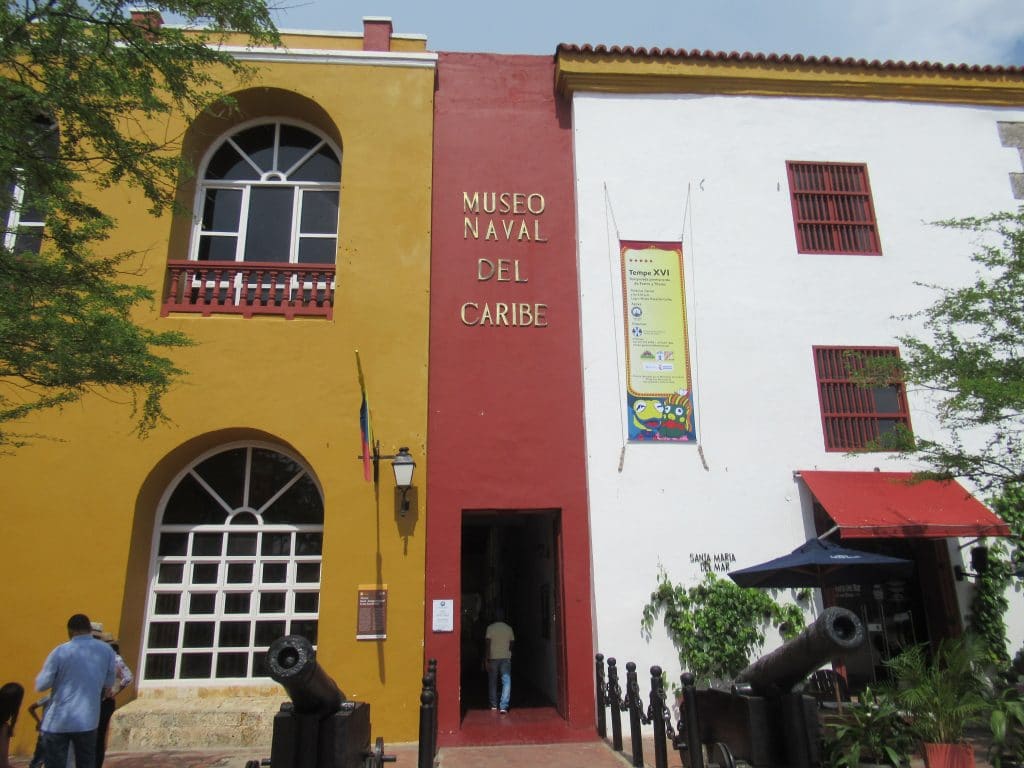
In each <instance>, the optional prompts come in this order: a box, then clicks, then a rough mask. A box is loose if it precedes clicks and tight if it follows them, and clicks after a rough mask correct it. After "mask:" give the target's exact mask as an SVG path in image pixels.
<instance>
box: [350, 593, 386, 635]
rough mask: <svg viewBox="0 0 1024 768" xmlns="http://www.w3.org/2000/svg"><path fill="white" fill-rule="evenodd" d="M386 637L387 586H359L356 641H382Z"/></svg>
mask: <svg viewBox="0 0 1024 768" xmlns="http://www.w3.org/2000/svg"><path fill="white" fill-rule="evenodd" d="M387 636H388V586H387V584H383V585H375V584H373V585H364V584H360V585H359V612H358V614H357V616H356V640H384V639H386V638H387Z"/></svg>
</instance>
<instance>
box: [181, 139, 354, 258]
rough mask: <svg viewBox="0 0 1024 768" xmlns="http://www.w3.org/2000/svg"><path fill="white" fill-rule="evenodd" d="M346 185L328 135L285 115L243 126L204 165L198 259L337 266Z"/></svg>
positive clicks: (196, 247) (195, 248) (195, 241)
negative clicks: (340, 210) (342, 195)
mask: <svg viewBox="0 0 1024 768" xmlns="http://www.w3.org/2000/svg"><path fill="white" fill-rule="evenodd" d="M340 188H341V157H340V155H339V154H338V152H336V151H335V149H334V148H333V147H332V146H331V145H330V144H329V143H328V141H327V139H325V138H324V137H323V136H321V135H319V134H317V133H315V132H314V131H313V130H311V129H309V128H304V127H300V126H298V125H294V124H291V123H286V122H282V121H276V122H265V123H259V124H257V125H250V126H248V127H245V128H242V129H241V130H238V131H237V132H235V133H233V134H231V135H230V136H227V137H226V138H224V139H223V140H222V141H221V142H220V144H219V145H217V146H216V148H215V149H214V151H213V153H212V154H211V155H210V157H209V159H208V160H207V163H206V166H205V168H204V169H203V174H202V178H201V180H200V184H199V191H198V201H197V206H196V212H197V214H198V217H197V219H198V220H197V222H196V227H197V229H196V233H195V236H194V237H193V243H192V253H191V258H192V259H194V260H198V261H250V262H279V263H291V264H334V261H335V253H336V251H337V241H338V194H339V190H340Z"/></svg>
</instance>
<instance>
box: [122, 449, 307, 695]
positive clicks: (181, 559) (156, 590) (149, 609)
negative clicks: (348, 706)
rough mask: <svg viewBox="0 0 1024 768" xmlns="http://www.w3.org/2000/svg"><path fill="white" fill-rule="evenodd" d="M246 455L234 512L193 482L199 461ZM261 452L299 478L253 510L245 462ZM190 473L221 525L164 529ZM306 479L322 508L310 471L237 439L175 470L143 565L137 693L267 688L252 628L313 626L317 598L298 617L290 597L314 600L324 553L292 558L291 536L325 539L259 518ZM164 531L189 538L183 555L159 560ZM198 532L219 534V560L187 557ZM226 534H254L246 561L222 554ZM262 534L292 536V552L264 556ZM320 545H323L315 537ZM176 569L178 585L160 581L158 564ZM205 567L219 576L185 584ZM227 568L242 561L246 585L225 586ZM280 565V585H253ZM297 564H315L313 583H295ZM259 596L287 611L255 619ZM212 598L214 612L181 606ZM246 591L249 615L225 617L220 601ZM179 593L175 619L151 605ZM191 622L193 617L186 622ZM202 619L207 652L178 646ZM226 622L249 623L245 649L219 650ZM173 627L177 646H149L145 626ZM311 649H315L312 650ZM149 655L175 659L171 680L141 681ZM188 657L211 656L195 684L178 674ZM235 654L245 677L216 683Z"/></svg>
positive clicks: (302, 527) (304, 526)
mask: <svg viewBox="0 0 1024 768" xmlns="http://www.w3.org/2000/svg"><path fill="white" fill-rule="evenodd" d="M239 448H242V449H247V456H246V471H245V489H244V498H243V504H242V506H240V507H238V508H237V509H232V510H231V511H230V512H228V509H229V508H230V505H229V504H227V503H226V502H224V501H223V500H222V499H220V498H219V496H217V494H216V492H215V491H214V490H213V489H212V488H210V487H209V485H208V484H207V483H206V482H205V481H204V480H202V478H201V477H199V476H198V475H197V474H196V472H195V469H196V467H198V466H199V465H201V464H202V463H203V462H204V461H206V460H207V459H209V458H211V457H212V456H215V455H217V454H220V453H223V452H226V451H230V450H235V449H239ZM254 449H263V450H267V451H272V452H274V453H278V454H281V455H283V456H286V457H287V458H289V459H290V460H291V461H293V462H295V464H297V465H298V466H299V467H300V468H301V470H302V471H301V472H300V473H297V474H296V475H295V476H294V477H293V478H292V479H291V480H290V481H289V482H288V483H286V485H285V486H283V487H282V488H280V489H278V490H277V492H276V493H274V495H273V496H272V497H271V498H270V499H268V500H267V501H266V502H265V503H264V504H263V505H262V507H261V508H260V509H253V508H251V507H248V506H246V502H247V501H248V496H249V480H250V478H251V474H250V473H251V460H252V450H254ZM188 475H192V476H193V477H194V478H195V479H196V480H197V481H198V482H199V484H200V485H202V486H203V487H204V488H206V489H207V491H208V492H209V493H211V495H212V497H213V498H214V500H216V501H218V502H219V503H220V504H221V506H223V507H224V508H225V511H226V512H227V513H228V514H227V517H226V519H225V522H224V523H223V524H218V525H188V524H185V525H179V524H173V525H172V524H168V525H165V524H164V523H163V518H164V514H165V512H166V509H167V504H168V502H169V500H170V498H171V496H172V494H173V493H174V491H175V490H176V489H177V487H178V485H179V483H181V481H182V480H184V479H185V477H186V476H188ZM304 476H307V477H309V478H310V479H311V480H312V482H313V484H314V486H315V487H316V490H317V493H319V495H320V499H321V502H322V500H323V489H322V488H321V487H320V484H319V482H318V481H317V479H316V477H315V475H314V474H313V473H312V472H311V471H310V469H309V467H308V466H307V465H306V464H305V463H304V462H303V461H302V460H301V459H299V458H298V457H297V456H295V455H294V454H292V453H290V452H289V451H287V450H285V449H284V448H283V447H282V446H280V445H276V444H272V443H264V442H257V441H242V442H235V443H229V444H225V445H219V446H217V447H216V448H213V449H211V450H209V451H206V452H205V453H203V454H202V455H200V456H199V457H197V458H196V459H194V460H193V461H192V462H190V463H189V465H188V466H187V467H185V468H184V469H183V470H182V471H181V472H179V473H178V474H177V475H176V476H175V477H174V479H173V480H172V481H171V482H170V483H169V484H168V486H167V488H166V489H165V491H164V494H163V496H162V498H161V500H160V503H159V506H158V508H157V516H156V522H155V525H154V526H153V540H152V544H151V550H150V565H149V579H148V589H147V596H146V610H145V623H144V626H143V630H142V638H141V643H140V645H141V648H140V658H139V661H138V666H137V669H138V675H136V679H137V680H138V687H139V689H140V690H144V689H154V688H165V687H216V686H224V685H232V686H235V685H253V686H257V685H266V684H267V681H268V678H266V677H253V661H254V658H255V654H259V653H261V652H265V651H266V648H267V645H264V644H256V643H255V629H256V622H257V621H284V622H290V621H309V620H312V621H317V622H319V597H318V599H317V610H316V611H312V612H309V611H303V612H298V611H296V610H295V599H296V596H297V595H305V594H313V593H315V594H317V595H318V596H319V594H320V584H321V578H322V571H321V568H322V554H319V555H296V554H295V546H296V539H297V536H298V535H300V534H303V533H317V534H319V535H320V536H321V537H322V536H323V529H324V526H323V525H322V524H321V525H310V524H301V525H299V524H266V523H263V522H262V517H261V512H262V510H265V509H266V508H267V507H269V506H270V505H271V504H273V502H274V501H275V500H276V499H277V498H279V497H280V496H281V494H282V493H284V492H285V491H286V490H288V488H290V487H291V486H292V485H294V483H296V482H298V480H299V479H300V478H302V477H304ZM235 515H256V516H257V519H258V520H259V521H260V522H259V524H258V525H250V524H244V525H238V524H236V525H232V524H231V519H232V518H233V517H234V516H235ZM163 533H185V534H187V535H188V546H187V548H186V553H185V555H180V556H178V555H175V556H165V557H160V556H159V554H158V553H159V545H160V537H161V534H163ZM203 533H219V534H221V535H222V549H221V554H220V555H219V556H218V555H195V554H193V553H192V542H193V540H194V537H195V536H196V535H198V534H203ZM225 533H255V534H257V543H256V551H255V554H253V555H250V554H245V555H228V554H226V548H227V544H226V542H227V538H228V537H227V536H224V535H223V534H225ZM264 533H272V534H273V533H289V534H290V535H291V547H290V552H289V554H287V555H280V554H268V555H264V554H262V546H261V543H262V537H263V534H264ZM321 545H322V539H321ZM179 563H180V564H181V566H182V569H183V575H182V579H181V581H180V582H177V583H160V582H159V575H160V566H161V564H169V565H175V564H179ZM204 563H216V564H218V565H219V568H218V578H217V581H216V582H215V583H209V584H206V583H199V582H196V583H192V581H191V568H192V566H193V565H196V564H204ZM232 563H244V564H250V563H252V564H253V576H252V578H251V580H250V582H249V583H248V584H244V583H230V582H228V581H227V573H228V566H230V565H231V564H232ZM275 563H283V564H285V566H286V568H285V580H284V581H283V582H268V583H266V584H263V585H262V590H261V587H260V584H259V581H260V575H259V574H260V572H261V570H262V566H263V565H264V564H275ZM301 565H316V566H317V570H318V577H317V579H316V581H301V582H300V581H298V580H297V571H298V568H299V566H301ZM261 591H262V592H272V593H279V592H284V593H285V607H284V611H282V612H271V613H260V610H259V602H260V594H261ZM211 593H212V594H213V595H214V610H213V612H212V613H202V614H190V611H189V608H188V605H187V601H188V599H189V597H190V596H191V595H193V594H211ZM237 593H244V594H249V595H250V605H249V610H248V611H247V612H245V613H229V612H227V611H225V605H224V603H225V596H226V595H228V594H237ZM169 594H170V595H174V594H177V595H179V604H178V610H177V611H176V612H174V613H157V612H156V608H157V605H156V602H157V597H158V596H159V595H169ZM190 617H191V618H190ZM188 620H192V621H200V622H212V623H213V625H214V627H213V632H214V635H213V642H212V644H211V645H209V646H202V647H189V648H186V647H184V640H185V625H186V621H188ZM232 621H247V622H249V623H250V628H249V633H250V634H249V644H248V645H246V646H230V647H227V646H225V647H220V646H218V644H217V639H218V635H219V629H220V626H221V625H222V624H223V623H225V622H232ZM165 622H166V623H176V624H177V626H178V630H177V643H176V645H175V646H174V647H167V648H162V647H154V648H150V645H149V643H150V627H151V626H152V625H153V624H154V623H165ZM315 647H316V644H314V648H315ZM150 652H154V653H158V654H167V655H173V656H174V664H175V672H174V677H172V678H147V676H146V657H147V654H148V653H150ZM186 653H209V654H211V671H210V675H209V676H208V677H200V678H185V677H181V676H180V672H181V665H182V657H183V655H184V654H186ZM221 653H224V654H234V653H238V654H241V653H245V654H247V657H248V658H247V661H246V676H245V677H218V676H217V659H218V656H219V655H220V654H221Z"/></svg>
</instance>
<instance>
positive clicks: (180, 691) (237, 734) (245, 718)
mask: <svg viewBox="0 0 1024 768" xmlns="http://www.w3.org/2000/svg"><path fill="white" fill-rule="evenodd" d="M287 700H288V699H287V695H286V694H285V693H284V691H282V690H281V689H280V688H279V687H267V688H227V689H205V688H177V689H169V690H159V691H151V692H150V691H143V692H142V693H140V695H139V697H138V698H137V699H135V700H134V701H131V702H129V703H127V704H124V705H122V706H119V707H118V708H117V710H116V711H115V712H114V716H113V718H112V719H111V721H110V731H109V735H108V737H107V749H108V751H126V752H138V751H147V750H150V751H158V750H171V749H198V748H203V749H236V748H239V747H242V748H249V747H252V748H255V749H256V750H257V751H261V752H266V753H267V754H268V755H269V753H270V741H271V732H272V728H273V720H274V715H275V714H277V712H278V710H279V709H280V708H281V704H282V702H284V701H287Z"/></svg>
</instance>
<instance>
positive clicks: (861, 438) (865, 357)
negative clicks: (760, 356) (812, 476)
mask: <svg viewBox="0 0 1024 768" xmlns="http://www.w3.org/2000/svg"><path fill="white" fill-rule="evenodd" d="M899 356H900V354H899V350H898V349H896V348H895V347H859V348H858V347H814V371H815V375H816V376H817V379H818V400H819V402H820V404H821V424H822V428H823V430H824V432H825V450H827V451H861V450H873V451H884V450H888V449H887V448H885V447H883V445H884V444H885V442H886V439H887V437H888V438H896V437H897V435H896V434H893V433H895V432H896V431H897V430H899V429H903V430H904V431H906V432H910V411H909V410H908V409H907V393H906V389H905V388H904V386H903V383H902V382H898V381H897V382H892V383H890V384H885V385H880V386H864V385H862V384H859V383H856V382H855V381H854V380H853V377H852V376H851V372H853V371H856V370H858V369H859V368H862V367H863V366H864V365H865V363H868V362H869V361H870V360H871V359H872V358H883V357H893V358H896V359H897V360H898V359H899Z"/></svg>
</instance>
